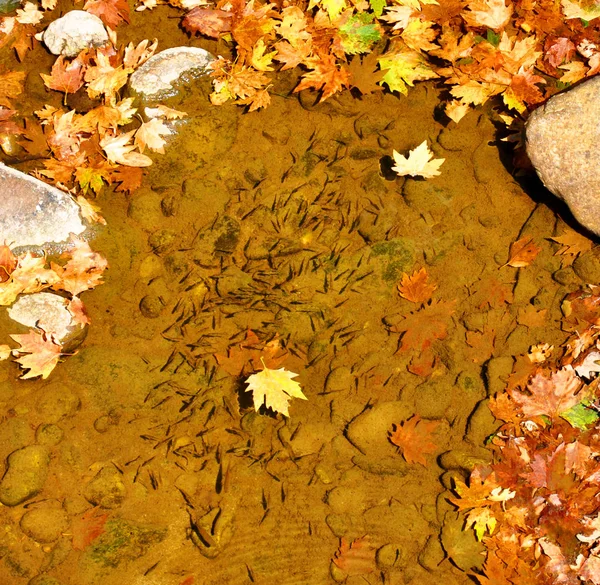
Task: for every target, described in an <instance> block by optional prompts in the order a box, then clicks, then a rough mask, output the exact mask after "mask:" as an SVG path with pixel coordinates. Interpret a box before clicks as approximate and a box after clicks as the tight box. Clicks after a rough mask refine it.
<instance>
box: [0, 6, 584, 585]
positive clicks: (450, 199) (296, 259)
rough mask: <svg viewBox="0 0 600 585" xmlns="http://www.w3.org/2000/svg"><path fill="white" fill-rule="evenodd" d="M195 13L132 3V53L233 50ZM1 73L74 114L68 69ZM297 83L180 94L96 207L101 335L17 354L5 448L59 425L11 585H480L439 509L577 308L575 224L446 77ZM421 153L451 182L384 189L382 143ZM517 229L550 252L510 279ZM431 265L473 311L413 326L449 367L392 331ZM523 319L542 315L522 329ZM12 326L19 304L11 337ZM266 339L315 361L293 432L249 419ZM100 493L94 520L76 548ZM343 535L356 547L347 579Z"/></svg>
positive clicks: (13, 516)
mask: <svg viewBox="0 0 600 585" xmlns="http://www.w3.org/2000/svg"><path fill="white" fill-rule="evenodd" d="M178 18H179V13H178V12H176V11H174V10H170V9H166V8H161V9H159V10H157V11H155V12H153V13H148V12H144V13H141V14H139V13H135V15H134V22H133V23H132V24H131V25H130V26H128V27H125V28H124V29H123V31H122V32H121V31H119V40H120V41H121V42H127V41H129V40H135V41H139V40H142V39H143V38H148V37H150V38H153V37H155V36H156V37H158V38H159V49H164V48H167V47H170V46H177V45H180V44H193V45H195V46H204V47H206V48H207V49H209V50H211V51H214V52H218V51H220V50H224V49H223V47H222V46H220V45H217V43H210V42H205V41H202V40H198V39H193V40H190V39H189V38H188V37H187V36H186V35H185V34H184V33H183V32H182V31H181V30H180V29H179V28H178V22H179V21H178ZM11 59H12V57H10V56H7V55H4V56H3V60H4V62H5V63H6V64H7V65H11V66H15V67H18V68H20V67H24V68H25V69H27V71H28V72H29V77H28V81H27V91H28V100H30V104H31V109H32V110H34V109H37V108H39V107H40V105H43V103H46V102H47V103H55V105H56V104H58V103H60V95H58V94H56V93H53V94H52V95H51V94H48V93H47V92H46V90H45V89H44V88H43V85H42V82H41V80H40V79H39V76H38V73H39V72H41V71H44V72H47V71H48V70H49V69H50V66H51V64H52V62H53V58H52V57H51V56H50V55H48V54H46V53H45V51H44V50H43V49H42V48H41V47H38V48H36V50H35V51H34V52H33V53H32V54H30V55H28V57H27V59H26V60H25V62H24V64H22V65H18V64H16V62H13V61H12V60H11ZM294 83H295V82H294V79H292V78H291V77H285V76H283V77H281V78H280V79H279V81H278V82H277V84H276V86H275V88H274V95H273V103H272V105H271V106H270V107H269V108H268V109H266V110H264V111H259V112H255V113H252V114H244V113H243V110H242V109H241V108H238V107H236V106H233V105H225V106H222V107H220V108H215V107H212V106H210V105H209V104H208V102H207V101H206V100H204V101H201V100H199V99H197V98H190V99H188V100H187V101H186V100H185V99H184V100H181V101H180V102H179V104H177V106H178V107H180V108H181V109H184V110H185V111H187V112H188V114H189V116H190V121H188V122H186V124H185V125H183V126H182V127H181V130H180V133H179V135H178V137H177V138H175V139H174V141H173V142H172V143H171V144H169V146H168V148H167V152H166V154H165V155H159V154H157V155H153V158H154V164H153V166H152V167H150V168H149V169H148V172H147V174H146V176H145V178H144V184H143V186H142V188H140V189H139V190H138V191H137V192H135V193H134V194H133V195H132V196H131V197H126V196H124V195H123V194H122V193H114V192H112V191H105V192H104V193H102V194H100V195H99V196H98V198H97V199H96V203H97V204H99V205H100V206H101V208H102V212H103V215H104V216H105V218H106V220H107V222H108V227H107V228H104V229H102V230H100V233H99V235H98V237H97V238H96V239H95V240H94V241H93V243H92V245H93V247H94V249H96V250H98V251H99V252H101V253H102V254H103V255H105V256H106V257H107V259H108V262H109V266H110V268H109V270H108V271H107V273H106V278H105V284H103V285H102V286H100V287H98V288H97V289H96V290H94V291H91V292H87V293H85V294H84V295H83V300H84V302H85V304H86V306H87V308H88V312H89V315H90V317H91V320H92V324H91V327H90V330H89V334H88V337H87V339H86V340H85V342H84V343H83V345H82V346H81V347H80V348H79V350H78V352H77V353H76V355H73V356H70V357H68V358H67V359H65V360H64V362H63V363H61V364H59V366H58V367H57V368H56V370H55V371H54V372H53V373H52V375H51V377H50V378H49V379H48V380H46V381H40V380H36V381H23V380H19V379H18V375H19V371H18V368H17V366H16V365H15V364H14V363H7V362H2V363H0V416H1V417H2V418H1V419H0V420H1V424H0V460H1V461H3V462H5V461H6V457H7V456H8V455H9V454H10V453H11V452H13V451H15V450H16V449H19V448H21V447H23V446H26V445H31V444H34V443H36V441H37V442H39V441H40V436H42V435H44V434H46V435H47V434H49V433H50V434H52V436H53V437H56V440H52V441H50V442H49V443H47V444H50V445H51V460H50V465H49V475H48V479H47V480H46V483H45V486H44V489H43V490H42V491H41V492H40V494H39V495H38V496H36V497H35V498H33V499H32V500H29V501H27V502H26V503H25V504H22V505H19V506H15V507H2V508H0V524H1V531H0V556H2V557H3V562H1V563H0V583H2V584H10V585H12V584H15V585H20V584H26V583H28V581H29V580H30V579H31V578H33V577H35V576H36V575H40V574H43V575H47V576H48V577H54V578H56V579H58V582H59V583H60V584H62V585H100V584H102V585H122V584H123V583H127V584H128V585H138V584H139V585H142V584H144V585H213V584H214V585H216V584H231V585H237V584H240V585H241V584H247V583H258V584H263V585H272V584H273V585H274V584H278V585H292V584H306V585H320V584H326V583H333V582H335V581H334V579H338V580H340V579H342V578H344V577H345V576H347V581H346V582H347V583H349V584H361V583H371V584H375V583H390V584H401V583H415V584H417V583H418V584H419V585H427V584H430V583H431V584H434V583H440V582H444V583H448V584H454V583H455V584H463V583H464V584H466V583H469V582H471V581H470V578H469V577H468V572H469V571H470V570H473V569H476V568H477V567H478V566H480V565H481V562H482V561H483V558H484V556H483V554H482V552H483V549H482V547H481V545H480V544H478V543H476V542H475V539H474V537H473V536H472V534H471V533H470V532H462V521H461V520H460V519H459V518H458V516H457V514H456V513H455V511H454V507H453V506H452V505H451V504H450V503H449V502H448V501H447V499H446V498H447V497H448V496H449V495H451V492H450V491H449V488H451V487H452V479H453V477H459V478H464V477H465V473H466V470H467V469H468V467H469V465H472V464H473V462H475V461H484V460H486V457H487V451H486V450H485V448H484V446H483V445H484V440H485V438H486V436H487V435H489V434H490V433H492V432H493V431H494V429H495V424H494V419H493V417H492V416H491V414H489V411H487V407H486V406H485V399H486V397H487V396H489V395H490V394H493V393H494V392H497V391H500V390H502V389H503V387H504V384H505V382H506V379H507V376H508V374H509V373H510V370H511V368H512V358H513V356H516V355H519V354H523V353H525V352H527V350H528V349H529V347H530V346H531V345H533V344H536V343H550V344H554V345H556V346H558V345H560V343H561V342H562V340H563V339H564V334H563V333H562V332H561V331H560V327H559V321H560V317H561V312H560V302H561V300H562V299H563V297H564V296H565V295H566V294H567V293H568V292H570V291H572V290H576V289H577V288H579V287H580V286H581V285H582V284H584V283H583V281H582V280H581V279H580V278H579V277H578V276H577V275H576V273H575V272H574V271H573V270H572V269H571V268H567V269H564V270H562V271H561V270H560V268H561V265H560V264H561V263H560V260H561V259H560V257H559V256H556V255H554V254H555V252H556V250H557V247H558V246H557V245H555V244H553V243H552V242H550V241H549V240H548V239H547V238H550V237H552V236H556V235H560V234H562V233H563V232H564V231H565V230H566V229H571V228H570V227H567V224H566V223H565V222H570V219H568V216H567V214H565V213H563V212H561V213H560V214H559V215H560V216H559V215H557V214H556V213H555V211H554V208H553V207H550V206H553V203H552V202H551V201H550V200H549V199H548V197H549V196H547V194H545V193H544V192H543V191H542V190H541V189H540V188H539V186H538V185H537V183H536V182H535V181H533V180H530V181H526V182H527V183H528V184H531V185H533V186H534V189H529V193H526V192H525V190H524V188H523V187H522V185H521V183H520V182H518V181H517V180H516V179H515V177H514V176H513V173H512V171H511V170H510V168H509V167H508V166H505V164H504V162H503V161H504V160H505V159H507V158H510V156H509V155H507V154H506V153H507V149H506V148H505V145H504V144H502V145H501V144H500V143H499V142H498V141H497V139H496V132H497V131H496V128H495V126H494V123H493V119H494V112H493V110H491V109H487V110H481V109H480V110H477V111H475V112H472V113H470V114H469V115H468V116H467V117H466V118H465V119H464V120H463V121H461V123H460V125H458V126H457V125H456V124H454V123H451V124H449V125H447V124H445V123H443V122H441V121H439V119H438V118H439V116H438V115H437V110H436V107H437V105H438V104H439V100H440V90H438V89H437V88H436V87H435V86H434V85H432V84H430V85H427V84H422V85H419V86H418V87H416V88H414V89H412V90H411V91H410V93H409V95H408V97H404V96H401V97H398V96H393V95H389V94H387V93H383V92H382V93H377V94H374V95H370V96H364V97H362V98H360V99H359V98H356V97H354V96H352V95H351V94H350V93H345V94H343V95H340V96H339V97H334V98H332V99H330V100H328V101H326V102H325V103H323V104H319V105H315V104H314V96H310V95H306V94H303V95H301V96H300V99H299V98H298V96H296V95H295V94H291V93H290V92H291V89H292V88H293V87H294ZM204 97H205V96H204ZM71 105H72V107H78V104H77V102H76V100H75V101H73V102H72V103H71ZM425 139H427V140H428V143H429V144H430V145H432V148H433V150H434V152H435V154H436V156H437V157H444V158H445V159H446V161H445V163H444V164H443V166H442V168H441V171H442V174H441V175H440V176H439V177H436V178H434V179H430V180H427V181H424V180H420V179H406V180H405V179H400V178H395V177H393V176H390V173H389V172H388V169H389V157H390V155H391V153H392V149H395V150H397V151H399V152H406V151H407V150H409V149H411V148H414V147H415V146H417V145H418V144H420V143H421V142H422V141H423V140H425ZM386 157H387V158H386ZM35 164H36V163H35V161H34V162H27V163H23V164H17V165H16V166H17V167H18V168H22V169H24V170H29V169H31V168H35ZM535 188H537V190H538V191H537V195H536V191H535ZM549 205H550V206H549ZM561 216H562V217H561ZM523 235H530V236H532V237H533V238H534V241H535V242H536V243H537V244H538V245H540V246H541V247H542V252H541V253H540V255H539V256H538V257H537V259H536V261H535V262H534V263H533V264H532V265H531V266H528V267H526V268H521V269H515V268H511V267H509V266H504V264H505V263H506V261H507V259H508V250H509V246H510V244H511V243H512V242H514V241H515V240H517V239H518V238H519V237H522V236H523ZM422 267H425V268H426V269H427V271H428V273H429V275H430V278H431V280H432V281H433V282H434V283H435V284H436V285H437V287H438V288H437V290H436V291H435V293H434V301H435V302H437V301H440V302H441V303H444V306H447V307H450V305H449V303H450V302H455V305H454V306H453V308H452V309H448V311H447V314H445V315H442V316H439V318H438V317H435V318H434V319H432V321H431V322H429V321H428V322H427V323H425V324H421V323H419V322H416V323H414V324H413V325H412V329H411V331H413V332H414V331H418V330H419V328H420V327H429V328H433V330H434V331H436V332H438V333H439V332H440V331H444V330H446V331H447V335H446V336H444V335H443V334H442V333H439V335H437V334H436V335H434V337H436V336H437V337H439V339H434V340H433V343H432V345H431V348H428V352H427V355H430V356H434V361H433V363H431V362H429V363H426V362H427V360H425V362H423V360H420V357H422V356H421V355H420V352H419V351H414V350H413V351H404V350H403V349H402V347H401V345H402V343H401V341H400V338H401V331H402V327H403V324H405V323H406V322H407V318H408V319H409V318H410V314H411V313H414V312H415V311H416V310H417V308H418V307H417V306H416V305H415V304H414V303H410V302H409V301H407V300H404V299H402V298H401V297H400V296H399V295H398V291H397V284H398V282H399V281H400V279H401V276H402V274H403V273H404V272H406V273H412V272H413V271H414V270H415V269H418V268H422ZM553 275H554V276H553ZM533 309H535V311H540V310H543V309H546V310H547V313H546V317H545V320H544V321H543V323H540V324H539V325H536V326H534V325H531V323H529V326H528V325H525V324H523V322H524V321H526V319H523V318H520V317H519V314H520V313H519V311H523V310H529V311H532V310H533ZM521 314H522V313H521ZM17 329H19V328H18V326H15V325H14V324H11V323H9V322H8V319H7V317H6V316H5V313H4V312H3V313H2V315H0V333H1V334H2V338H5V337H6V335H7V333H15V332H20V330H19V331H17ZM249 331H250V332H253V333H249ZM252 335H256V336H257V337H258V339H260V340H261V341H262V342H268V341H271V340H273V339H278V340H280V343H281V344H282V345H283V347H284V348H285V352H284V359H282V360H280V361H279V362H278V363H280V365H279V366H278V367H286V368H287V369H288V370H291V371H294V372H297V373H299V377H298V378H297V379H298V381H299V382H300V383H301V385H302V388H303V391H304V393H305V395H306V396H307V398H308V400H306V401H300V400H294V401H292V403H291V405H290V418H289V419H285V418H283V417H282V416H281V415H279V416H271V415H269V413H262V412H261V413H255V412H254V410H253V408H252V403H251V399H250V397H249V394H248V393H246V392H244V384H243V379H244V376H245V375H247V374H248V372H247V371H242V366H243V365H244V362H243V359H242V358H241V357H240V351H239V348H240V345H241V346H244V343H246V344H249V343H250V342H251V341H252V340H253V339H254V338H253V337H252ZM424 335H425V333H424ZM249 336H250V337H249ZM248 339H249V340H250V341H247V340H248ZM245 340H246V341H245ZM236 352H237V353H236ZM215 355H216V356H217V357H216V358H215ZM254 358H255V359H256V355H254ZM407 368H408V369H407ZM236 369H237V371H236ZM411 372H412V373H411ZM413 414H418V415H419V416H420V417H422V418H425V419H435V420H439V421H440V426H439V428H438V430H437V431H436V436H435V441H436V444H437V445H438V449H437V451H436V452H435V453H434V454H432V455H429V456H428V457H427V461H428V464H427V465H426V466H423V465H420V464H414V463H413V464H408V463H406V462H405V461H404V459H403V457H402V455H401V454H400V453H399V452H398V450H397V449H396V447H394V445H392V444H391V443H390V441H389V440H388V433H389V432H390V431H391V430H392V425H393V424H400V423H401V422H402V421H405V420H406V419H408V418H409V417H411V416H412V415H413ZM57 428H58V430H57ZM48 429H50V430H48ZM90 502H93V503H95V504H97V506H98V507H97V509H96V510H95V511H94V512H92V513H91V515H92V516H94V515H95V516H96V517H100V518H101V520H100V521H99V523H100V524H102V525H103V528H102V530H103V531H102V530H101V531H100V532H101V533H100V534H99V535H98V536H97V537H95V538H94V539H92V540H91V541H90V542H89V543H87V544H86V546H77V543H74V539H73V534H74V530H75V528H76V522H77V521H80V520H81V518H82V516H83V515H84V514H85V513H86V511H88V510H89V509H90ZM37 508H40V509H44V510H48V509H52V510H55V509H60V510H62V511H64V513H66V524H65V526H64V530H62V532H61V533H60V536H59V537H58V539H56V538H55V539H54V540H52V541H51V542H46V543H41V542H39V539H38V540H37V541H36V540H35V539H32V538H31V537H30V536H27V535H26V534H25V533H24V531H23V528H22V517H23V515H24V514H25V513H26V512H28V511H31V510H32V509H37ZM61 513H62V512H61ZM50 516H51V515H50ZM43 517H44V516H43V514H42V515H40V518H43ZM89 517H90V514H89V513H88V517H87V522H88V523H90V522H89ZM40 521H41V520H40ZM92 524H93V523H92ZM342 537H343V538H344V542H351V541H356V542H357V545H356V546H355V549H354V551H353V553H352V554H349V555H346V557H345V559H346V560H345V561H344V562H342V563H338V564H342V565H343V567H342V569H340V568H339V567H337V566H336V567H335V568H333V569H332V566H331V565H332V562H331V561H332V559H333V558H334V555H335V553H336V551H338V549H339V547H340V538H342ZM357 539H362V540H357ZM79 544H81V543H79ZM359 545H360V548H359ZM348 559H349V560H348ZM40 583H41V584H43V583H45V582H44V581H40ZM48 583H54V582H53V581H48Z"/></svg>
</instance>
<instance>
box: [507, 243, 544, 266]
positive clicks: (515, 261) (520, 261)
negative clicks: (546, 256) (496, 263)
mask: <svg viewBox="0 0 600 585" xmlns="http://www.w3.org/2000/svg"><path fill="white" fill-rule="evenodd" d="M541 250H542V249H541V248H540V247H539V246H537V245H536V244H535V243H534V242H533V238H532V237H531V236H524V237H522V238H520V239H519V240H517V241H516V242H513V243H512V244H511V245H510V251H509V259H508V262H507V263H506V264H505V266H506V265H508V266H512V267H513V268H523V266H529V265H530V264H531V263H532V262H533V261H534V260H535V258H536V256H537V255H538V254H539V253H540V252H541Z"/></svg>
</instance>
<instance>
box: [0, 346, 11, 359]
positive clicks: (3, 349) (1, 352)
mask: <svg viewBox="0 0 600 585" xmlns="http://www.w3.org/2000/svg"><path fill="white" fill-rule="evenodd" d="M11 354H12V349H11V347H10V345H0V361H2V360H7V359H8V358H9V357H10V355H11Z"/></svg>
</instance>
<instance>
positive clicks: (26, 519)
mask: <svg viewBox="0 0 600 585" xmlns="http://www.w3.org/2000/svg"><path fill="white" fill-rule="evenodd" d="M20 525H21V530H23V532H24V533H25V534H26V535H27V536H29V537H30V538H32V539H33V540H35V541H36V542H39V543H49V542H56V541H57V540H58V539H59V538H60V536H61V535H62V534H63V532H66V531H67V528H68V527H69V520H68V517H67V513H66V512H65V511H64V510H62V509H60V508H34V509H33V510H29V511H27V512H25V514H24V515H23V517H22V518H21V523H20Z"/></svg>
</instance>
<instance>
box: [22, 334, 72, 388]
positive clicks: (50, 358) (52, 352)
mask: <svg viewBox="0 0 600 585" xmlns="http://www.w3.org/2000/svg"><path fill="white" fill-rule="evenodd" d="M11 337H12V338H13V339H14V340H15V341H16V342H17V343H18V344H20V346H21V347H19V348H18V349H15V350H14V352H15V353H18V354H28V355H21V356H19V357H18V358H17V359H16V360H15V361H17V362H18V363H19V364H20V365H21V367H22V368H23V369H25V370H29V371H28V372H27V373H25V374H23V375H22V376H21V378H23V379H24V380H26V379H28V378H36V377H37V376H41V377H42V378H43V379H44V380H45V379H46V378H47V377H48V376H49V375H50V372H52V370H53V369H54V368H55V367H56V364H57V363H58V360H59V359H60V356H61V355H62V354H61V350H62V346H61V345H59V344H58V343H56V342H55V341H54V340H53V338H52V336H51V335H48V334H47V333H46V332H45V331H43V330H36V329H30V330H29V333H23V334H14V335H11Z"/></svg>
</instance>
